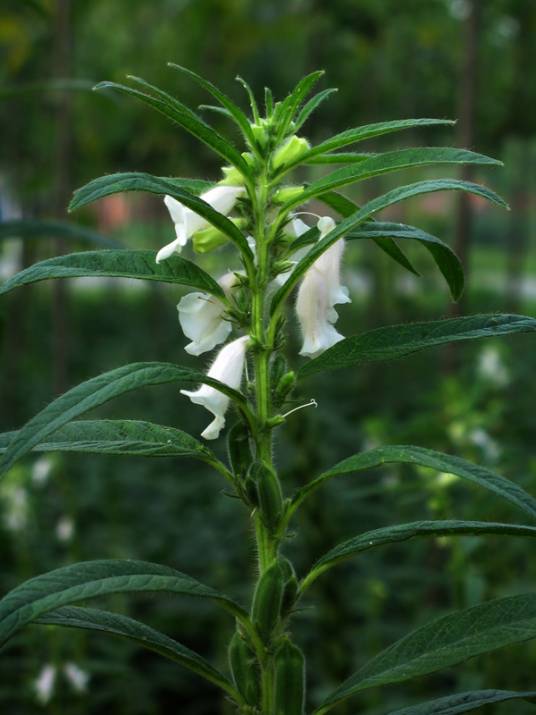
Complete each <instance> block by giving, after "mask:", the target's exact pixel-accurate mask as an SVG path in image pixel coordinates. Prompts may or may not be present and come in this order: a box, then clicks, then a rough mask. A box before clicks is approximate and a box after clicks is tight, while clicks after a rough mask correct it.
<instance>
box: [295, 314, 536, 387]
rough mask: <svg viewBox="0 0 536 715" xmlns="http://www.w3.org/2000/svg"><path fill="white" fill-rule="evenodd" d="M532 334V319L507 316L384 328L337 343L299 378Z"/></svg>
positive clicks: (535, 327) (535, 321)
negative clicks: (449, 346)
mask: <svg viewBox="0 0 536 715" xmlns="http://www.w3.org/2000/svg"><path fill="white" fill-rule="evenodd" d="M535 330H536V318H531V317H529V316H526V315H510V314H508V313H505V314H502V313H498V314H493V313H491V314H483V315H468V316H464V317H462V318H448V319H447V320H432V321H426V322H420V323H407V324H405V325H404V324H403V325H388V326H386V327H383V328H376V329H375V330H370V331H368V332H366V333H361V335H354V336H353V337H350V338H345V339H344V340H341V341H340V342H339V343H337V345H334V346H333V347H332V348H329V350H326V351H325V352H324V353H322V355H319V357H317V358H314V359H313V360H311V361H310V362H307V363H306V364H305V365H303V366H302V367H301V368H300V370H299V375H300V377H308V376H309V375H314V374H315V373H317V372H323V371H325V370H337V369H339V368H342V367H350V366H354V365H361V364H363V363H367V362H378V361H380V360H394V359H396V358H401V357H404V356H406V355H411V353H414V352H417V351H419V350H423V349H425V348H431V347H435V346H437V345H444V344H446V343H455V342H460V341H463V340H478V339H480V338H492V337H497V336H499V335H509V334H513V333H532V332H534V331H535Z"/></svg>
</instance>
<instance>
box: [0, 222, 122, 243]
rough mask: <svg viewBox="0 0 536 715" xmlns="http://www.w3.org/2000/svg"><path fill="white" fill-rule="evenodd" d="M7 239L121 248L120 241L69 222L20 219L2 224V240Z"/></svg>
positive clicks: (0, 226) (0, 230) (0, 235)
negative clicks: (39, 239)
mask: <svg viewBox="0 0 536 715" xmlns="http://www.w3.org/2000/svg"><path fill="white" fill-rule="evenodd" d="M5 238H24V239H27V238H31V239H33V238H62V239H67V240H69V241H84V242H89V243H96V244H98V245H100V246H108V247H110V248H112V247H116V248H118V247H120V246H121V244H120V243H119V241H114V240H112V239H111V238H106V237H105V236H101V235H100V233H97V232H96V231H92V230H91V229H89V228H86V227H85V226H80V225H79V224H76V223H71V222H69V221H48V220H35V221H32V220H30V219H18V220H15V221H3V222H2V223H0V239H5Z"/></svg>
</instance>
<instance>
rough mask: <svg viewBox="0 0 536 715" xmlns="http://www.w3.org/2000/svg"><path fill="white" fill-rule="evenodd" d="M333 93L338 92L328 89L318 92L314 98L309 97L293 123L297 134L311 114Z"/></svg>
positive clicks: (334, 89)
mask: <svg viewBox="0 0 536 715" xmlns="http://www.w3.org/2000/svg"><path fill="white" fill-rule="evenodd" d="M334 92H338V89H337V88H336V87H330V88H329V89H323V90H322V91H321V92H318V94H315V96H314V97H311V99H310V100H309V101H308V102H306V103H305V104H304V105H303V107H302V108H301V109H300V111H299V113H298V116H297V117H296V121H295V123H294V130H295V131H296V132H298V131H299V130H300V129H301V128H302V127H303V125H304V124H305V122H306V121H307V120H308V119H309V117H310V116H311V114H312V113H313V112H314V111H315V110H316V109H317V108H318V107H319V106H320V105H321V104H322V102H324V101H325V100H326V99H327V98H328V97H329V96H330V95H332V94H333V93H334Z"/></svg>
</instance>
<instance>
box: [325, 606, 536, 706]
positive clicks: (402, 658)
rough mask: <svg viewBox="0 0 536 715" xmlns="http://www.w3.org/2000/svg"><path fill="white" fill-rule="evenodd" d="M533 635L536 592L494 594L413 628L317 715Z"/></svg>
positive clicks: (354, 677)
mask: <svg viewBox="0 0 536 715" xmlns="http://www.w3.org/2000/svg"><path fill="white" fill-rule="evenodd" d="M534 637H536V596H535V595H534V594H531V593H529V594H523V595H520V596H511V597H508V598H498V599H495V600H493V601H489V602H488V603H484V604H482V605H480V606H474V607H473V608H468V609H467V610H464V611H458V612H457V613H453V614H449V615H448V616H443V618H439V619H437V620H435V621H433V622H432V623H428V624H427V625H425V626H423V627H421V628H418V629H417V630H416V631H413V632H412V633H410V634H409V635H407V636H405V638H402V639H401V640H399V641H397V642H396V643H394V644H393V645H392V646H390V647H389V648H387V649H386V650H384V651H383V652H382V653H380V654H379V655H377V656H376V657H375V658H373V659H372V660H371V661H369V662H368V663H367V664H365V665H364V666H363V667H362V668H361V669H360V670H359V671H358V672H357V673H356V674H355V675H352V676H351V677H350V678H348V680H346V681H345V682H344V683H343V684H342V685H341V686H340V687H339V688H337V690H335V691H334V692H333V693H332V694H331V695H330V696H328V697H327V698H326V700H324V702H323V703H322V705H321V706H320V708H318V709H317V710H316V711H315V714H316V715H322V714H323V713H326V712H327V711H328V710H330V709H331V708H332V707H333V706H334V705H336V704H337V703H340V702H341V701H342V700H346V698H349V697H350V696H351V695H354V694H355V693H358V692H360V691H362V690H365V689H366V688H372V687H374V686H379V685H386V684H388V683H399V682H402V681H404V680H410V679H412V678H417V677H421V676H423V675H427V674H428V673H433V672H435V671H437V670H442V669H443V668H448V667H450V666H453V665H456V664H458V663H462V662H463V661H465V660H467V659H468V658H472V657H474V656H476V655H480V654H482V653H489V652H490V651H493V650H497V649H498V648H503V647H504V646H508V645H512V644H513V643H520V642H522V641H526V640H530V639H531V638H534Z"/></svg>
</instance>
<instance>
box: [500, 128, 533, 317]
mask: <svg viewBox="0 0 536 715" xmlns="http://www.w3.org/2000/svg"><path fill="white" fill-rule="evenodd" d="M513 166H514V171H513V173H512V177H513V178H512V185H511V199H510V205H511V207H512V211H511V213H510V215H509V220H510V223H509V228H508V232H507V235H506V241H507V244H506V251H507V257H508V262H507V268H506V297H507V304H508V309H509V310H511V311H512V312H514V313H515V312H517V311H518V310H519V308H520V306H521V302H522V288H523V285H522V284H523V274H524V266H525V260H526V258H527V251H528V238H529V236H528V232H529V227H528V223H529V222H528V203H529V195H530V189H531V186H530V184H529V185H528V186H527V181H530V177H531V169H532V158H531V153H530V144H529V142H525V141H523V140H522V139H521V140H519V142H516V146H515V152H514V157H513Z"/></svg>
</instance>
